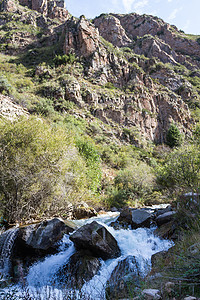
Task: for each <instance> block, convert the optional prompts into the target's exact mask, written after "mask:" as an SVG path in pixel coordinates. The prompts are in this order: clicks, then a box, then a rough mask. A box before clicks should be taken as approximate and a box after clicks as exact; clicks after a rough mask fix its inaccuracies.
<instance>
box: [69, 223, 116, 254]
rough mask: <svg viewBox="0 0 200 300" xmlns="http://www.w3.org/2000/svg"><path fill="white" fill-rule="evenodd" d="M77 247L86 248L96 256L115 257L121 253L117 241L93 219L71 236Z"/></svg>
mask: <svg viewBox="0 0 200 300" xmlns="http://www.w3.org/2000/svg"><path fill="white" fill-rule="evenodd" d="M70 240H72V242H74V245H75V247H76V248H77V249H86V250H89V251H91V252H92V254H93V255H94V256H95V257H102V258H103V259H108V258H114V257H117V256H119V255H120V249H119V246H118V244H117V241H116V240H115V238H114V237H113V236H112V234H111V233H110V232H109V231H108V230H107V229H106V228H105V227H104V226H103V225H100V224H99V223H97V222H96V221H93V222H92V223H90V224H86V225H84V226H82V227H81V228H79V229H78V230H77V231H76V232H74V233H73V234H72V235H71V236H70Z"/></svg>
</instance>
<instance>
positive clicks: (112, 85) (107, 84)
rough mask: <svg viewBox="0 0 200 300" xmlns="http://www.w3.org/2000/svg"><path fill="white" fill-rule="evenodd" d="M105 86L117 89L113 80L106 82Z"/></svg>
mask: <svg viewBox="0 0 200 300" xmlns="http://www.w3.org/2000/svg"><path fill="white" fill-rule="evenodd" d="M105 88H107V89H115V86H114V84H113V83H112V82H107V83H106V84H105Z"/></svg>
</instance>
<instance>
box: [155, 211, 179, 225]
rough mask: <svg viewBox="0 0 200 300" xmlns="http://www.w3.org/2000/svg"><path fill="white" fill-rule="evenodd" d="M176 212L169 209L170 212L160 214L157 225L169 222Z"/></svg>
mask: <svg viewBox="0 0 200 300" xmlns="http://www.w3.org/2000/svg"><path fill="white" fill-rule="evenodd" d="M175 214H176V212H175V211H169V212H166V213H164V214H162V215H160V216H158V217H157V218H156V223H157V225H158V226H161V225H163V224H165V223H168V222H170V221H172V220H173V219H174V216H175Z"/></svg>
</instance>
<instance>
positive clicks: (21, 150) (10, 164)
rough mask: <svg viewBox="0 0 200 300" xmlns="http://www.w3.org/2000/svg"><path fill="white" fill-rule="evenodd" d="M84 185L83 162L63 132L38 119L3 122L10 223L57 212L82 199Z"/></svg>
mask: <svg viewBox="0 0 200 300" xmlns="http://www.w3.org/2000/svg"><path fill="white" fill-rule="evenodd" d="M85 184H86V178H85V164H84V161H83V160H82V159H81V158H80V157H79V156H78V153H77V151H76V148H75V147H74V146H73V143H72V140H71V138H70V135H67V134H66V133H65V132H64V131H63V130H62V129H59V128H51V127H50V126H49V125H47V124H46V123H45V122H44V121H42V120H41V119H38V118H34V117H32V118H31V117H29V119H20V120H19V121H15V122H8V121H6V122H4V121H3V120H1V121H0V200H1V214H2V216H3V217H4V218H5V219H6V220H8V221H9V222H15V221H16V220H18V221H20V220H21V219H23V218H24V217H26V218H29V217H30V215H32V216H33V215H34V216H37V215H38V214H42V213H43V212H45V211H46V210H47V209H48V210H49V209H50V210H51V209H52V210H53V209H54V213H55V210H57V209H58V208H59V210H60V209H61V207H62V201H64V202H65V201H69V200H70V201H72V200H73V198H76V197H77V198H78V197H79V198H81V194H84V193H85V192H83V189H84V187H85ZM65 203H66V202H65ZM52 205H54V207H52ZM65 205H66V204H65ZM65 205H64V207H65Z"/></svg>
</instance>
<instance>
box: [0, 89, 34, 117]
mask: <svg viewBox="0 0 200 300" xmlns="http://www.w3.org/2000/svg"><path fill="white" fill-rule="evenodd" d="M20 116H28V112H27V110H26V109H24V108H22V107H21V106H20V105H17V104H15V103H14V101H13V100H12V99H11V98H10V97H8V96H4V95H2V94H0V117H3V118H6V119H9V120H13V119H15V118H17V117H20Z"/></svg>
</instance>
